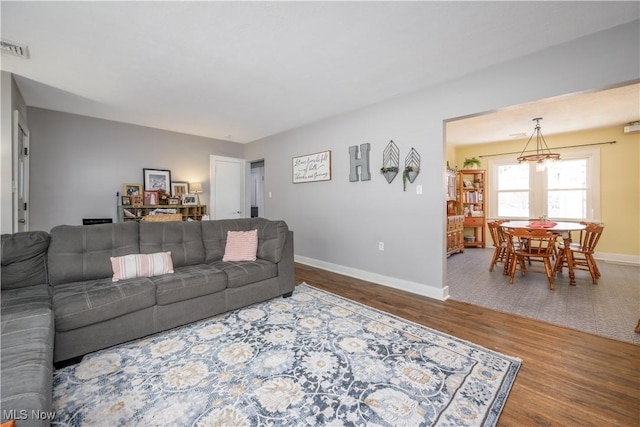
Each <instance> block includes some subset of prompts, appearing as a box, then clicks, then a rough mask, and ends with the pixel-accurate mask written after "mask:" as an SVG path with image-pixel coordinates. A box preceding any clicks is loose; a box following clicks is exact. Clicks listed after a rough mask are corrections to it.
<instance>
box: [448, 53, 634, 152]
mask: <svg viewBox="0 0 640 427" xmlns="http://www.w3.org/2000/svg"><path fill="white" fill-rule="evenodd" d="M639 43H640V42H639ZM537 117H539V118H542V120H541V121H540V129H541V131H542V134H543V135H544V136H549V135H555V134H560V133H567V132H576V131H581V130H588V129H598V128H604V127H610V126H617V125H620V127H624V126H625V125H627V124H628V123H630V122H636V121H639V120H640V84H638V83H635V84H630V85H626V86H621V87H616V88H612V89H606V90H600V91H597V92H589V93H582V94H572V95H566V96H561V97H557V98H552V99H546V100H541V101H536V102H532V103H529V104H523V105H518V106H513V107H511V108H508V109H504V110H500V111H495V112H490V113H487V114H478V115H476V116H473V117H468V118H464V119H460V120H453V121H450V122H448V123H447V128H446V129H447V134H446V138H447V143H448V144H451V145H470V144H482V143H488V142H501V141H512V140H519V139H526V138H529V137H530V136H531V134H532V133H533V130H534V127H535V125H536V122H535V121H533V119H535V118H537Z"/></svg>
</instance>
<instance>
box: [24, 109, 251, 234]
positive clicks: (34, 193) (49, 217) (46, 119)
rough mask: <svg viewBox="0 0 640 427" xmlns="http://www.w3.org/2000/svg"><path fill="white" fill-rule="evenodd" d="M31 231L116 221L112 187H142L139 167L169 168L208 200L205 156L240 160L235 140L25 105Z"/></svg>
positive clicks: (175, 177)
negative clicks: (199, 188) (97, 219)
mask: <svg viewBox="0 0 640 427" xmlns="http://www.w3.org/2000/svg"><path fill="white" fill-rule="evenodd" d="M29 127H30V130H31V153H32V156H31V182H30V189H31V213H30V215H31V217H30V219H31V227H30V228H31V230H44V231H49V230H50V229H51V228H52V227H53V226H55V225H58V224H81V223H82V218H89V217H100V218H102V217H111V218H114V219H115V218H116V192H120V193H122V184H123V183H140V184H142V183H143V181H142V169H143V168H156V169H169V170H170V171H171V178H172V180H174V181H187V182H196V181H200V182H202V183H203V193H202V194H201V195H200V202H201V203H202V204H207V205H208V204H209V156H210V155H211V154H215V155H220V156H229V157H242V156H243V147H242V146H241V145H240V144H236V143H232V142H226V141H219V140H215V139H209V138H203V137H197V136H193V135H185V134H180V133H176V132H168V131H164V130H159V129H153V128H148V127H143V126H135V125H129V124H124V123H119V122H113V121H108V120H100V119H94V118H90V117H85V116H79V115H74V114H67V113H62V112H58V111H51V110H45V109H41V108H29Z"/></svg>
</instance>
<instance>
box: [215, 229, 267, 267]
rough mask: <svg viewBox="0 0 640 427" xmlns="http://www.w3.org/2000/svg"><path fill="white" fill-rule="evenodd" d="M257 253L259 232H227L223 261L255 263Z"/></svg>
mask: <svg viewBox="0 0 640 427" xmlns="http://www.w3.org/2000/svg"><path fill="white" fill-rule="evenodd" d="M257 252H258V230H251V231H227V245H226V246H225V248H224V256H223V257H222V261H255V260H256V253H257Z"/></svg>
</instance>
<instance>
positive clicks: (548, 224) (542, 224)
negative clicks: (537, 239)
mask: <svg viewBox="0 0 640 427" xmlns="http://www.w3.org/2000/svg"><path fill="white" fill-rule="evenodd" d="M556 225H558V223H556V222H553V221H549V220H548V219H547V216H546V215H540V217H538V221H530V222H529V227H531V228H553V227H555V226H556Z"/></svg>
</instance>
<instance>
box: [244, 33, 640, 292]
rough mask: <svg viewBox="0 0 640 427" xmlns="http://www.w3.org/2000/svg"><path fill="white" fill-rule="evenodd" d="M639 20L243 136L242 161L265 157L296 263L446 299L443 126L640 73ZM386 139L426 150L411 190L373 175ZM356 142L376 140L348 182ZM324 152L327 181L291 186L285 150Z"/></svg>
mask: <svg viewBox="0 0 640 427" xmlns="http://www.w3.org/2000/svg"><path fill="white" fill-rule="evenodd" d="M639 27H640V26H639V25H638V21H636V22H633V23H631V24H628V25H623V26H619V27H616V28H613V29H611V30H608V31H604V32H601V33H598V34H594V35H591V36H588V37H584V38H581V39H578V40H575V41H572V42H569V43H566V44H563V45H559V46H556V47H553V48H550V49H547V50H544V51H541V52H538V53H536V54H533V55H529V56H526V57H523V58H520V59H518V60H515V61H510V62H507V63H504V64H501V65H499V66H495V67H491V68H488V69H485V70H483V71H481V72H477V73H474V74H472V75H469V76H466V77H463V78H460V79H456V80H454V81H450V82H447V83H444V84H440V85H436V86H433V87H430V88H426V89H424V90H423V91H420V92H418V93H414V94H411V95H407V96H402V97H398V98H396V99H393V100H389V101H386V102H383V103H380V104H377V105H373V106H371V107H368V108H365V109H362V110H359V111H356V112H352V113H348V114H343V115H339V116H336V117H333V118H329V119H326V120H324V121H322V122H319V123H315V124H311V125H309V126H305V127H303V128H299V129H295V130H292V131H289V132H284V133H282V134H279V135H274V136H271V137H268V138H264V139H262V140H259V141H255V142H253V143H250V144H248V145H247V146H246V152H245V158H246V159H247V160H254V159H264V160H265V192H266V194H268V193H269V192H272V197H271V198H268V197H267V198H266V199H265V211H266V215H267V216H269V217H272V218H283V219H285V220H286V221H287V222H288V224H289V226H290V227H291V229H293V230H294V231H295V233H296V241H295V245H296V246H295V254H296V259H297V260H298V261H300V262H305V263H308V264H311V265H315V266H318V267H322V268H326V269H329V270H334V271H338V272H340V273H344V274H347V275H351V276H355V277H360V278H364V279H365V280H370V281H373V282H377V283H382V284H385V285H388V286H393V287H397V288H401V289H405V290H409V291H412V292H416V293H419V294H423V295H427V296H430V297H434V298H440V299H444V298H446V297H447V296H448V289H447V287H446V285H445V284H446V280H445V277H446V276H445V275H446V271H445V269H446V263H445V262H444V259H445V257H444V251H445V241H444V236H445V229H444V225H445V203H444V191H445V190H444V167H445V159H446V149H445V143H444V137H443V129H444V125H443V122H444V121H445V120H447V119H451V118H455V117H463V116H467V115H471V114H475V113H478V112H484V111H491V110H494V109H498V108H505V107H508V106H511V105H518V104H521V103H525V102H531V101H536V100H540V99H545V98H549V97H553V96H559V95H564V94H569V93H574V92H580V91H585V90H594V89H599V88H604V87H607V86H610V85H615V84H619V83H621V82H626V81H632V80H635V79H638V78H639V77H640V70H639V65H638V64H640V58H639V53H638V37H639V36H640V34H639V31H638V28H639ZM391 139H392V140H394V141H395V142H396V144H397V145H398V146H399V148H400V150H401V154H400V158H401V161H403V160H404V157H405V156H406V155H407V153H408V151H409V150H410V149H411V147H415V148H416V149H417V150H418V152H419V153H420V155H421V156H422V165H421V166H422V168H421V172H420V175H419V176H418V177H417V179H416V181H415V183H414V184H412V185H410V186H409V188H408V189H407V191H406V192H403V191H402V180H401V177H397V178H396V180H395V181H393V183H392V184H387V182H386V180H385V179H384V178H383V177H382V175H381V174H380V172H379V168H380V166H381V165H382V151H383V150H384V148H385V146H386V145H387V143H388V142H389V140H391ZM362 143H370V144H371V167H370V169H371V173H372V179H371V180H370V181H364V182H363V181H359V182H350V181H349V166H350V165H349V154H348V147H349V146H353V145H360V144H362ZM324 150H331V151H332V154H333V159H332V174H333V176H332V179H331V181H325V182H314V183H305V184H293V183H292V180H291V161H292V157H295V156H300V155H304V154H310V153H314V152H318V151H324ZM417 185H422V190H423V192H422V194H421V195H418V194H416V186H417ZM381 241H382V242H384V243H385V249H384V251H379V250H378V242H381Z"/></svg>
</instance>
